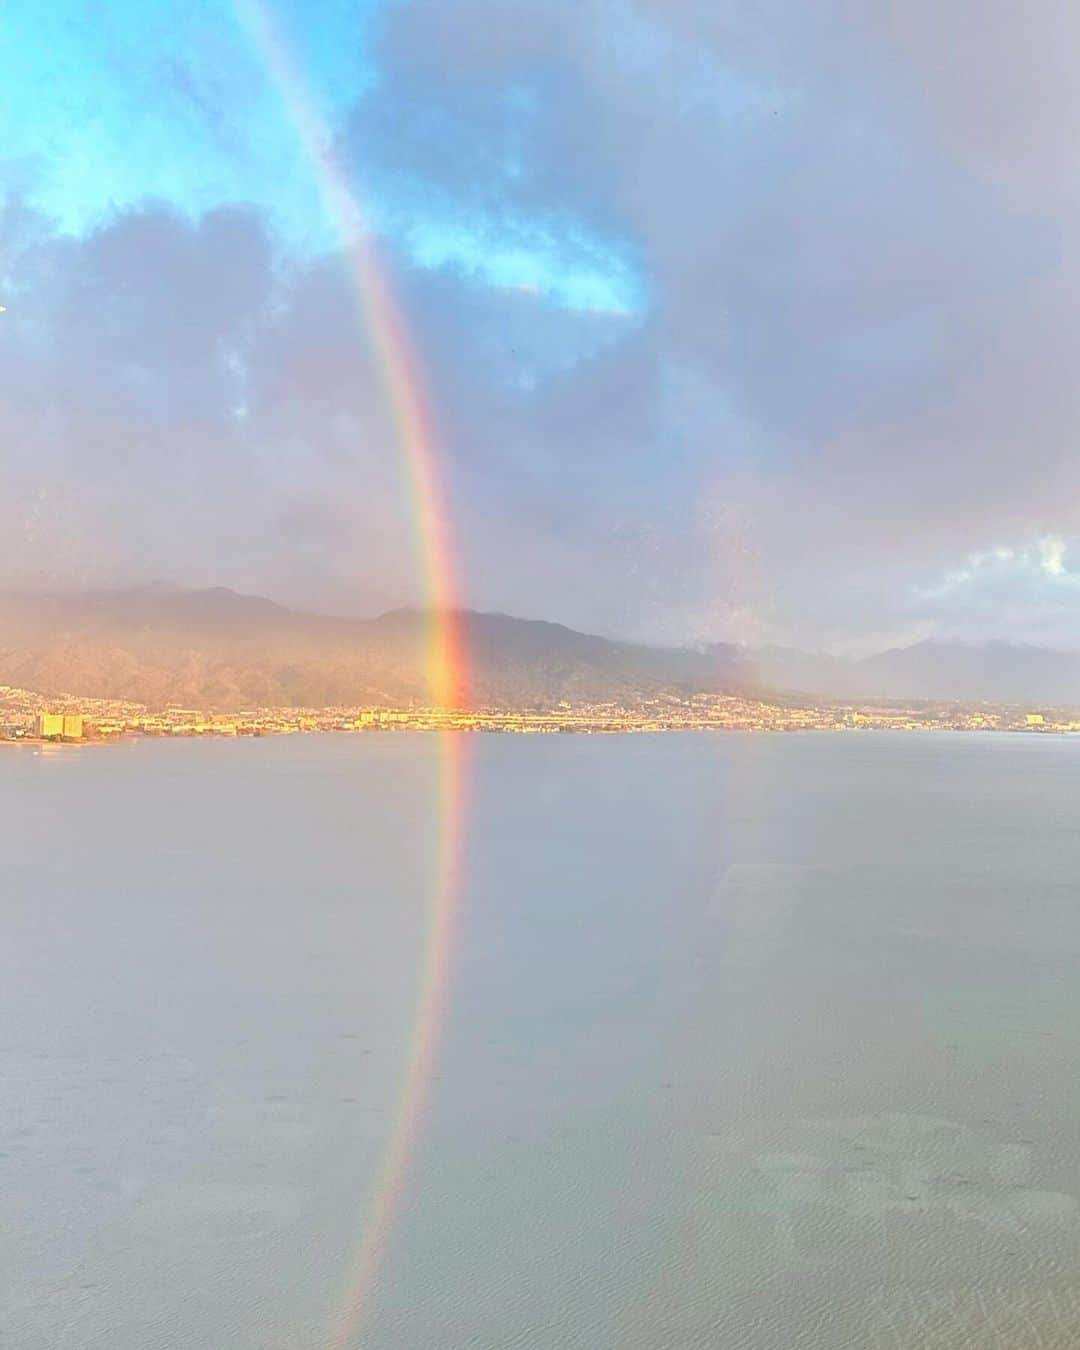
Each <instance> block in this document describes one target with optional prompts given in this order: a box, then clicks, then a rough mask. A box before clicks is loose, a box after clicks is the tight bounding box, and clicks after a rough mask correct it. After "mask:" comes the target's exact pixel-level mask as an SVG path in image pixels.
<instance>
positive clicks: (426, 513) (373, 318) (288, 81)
mask: <svg viewBox="0 0 1080 1350" xmlns="http://www.w3.org/2000/svg"><path fill="white" fill-rule="evenodd" d="M233 5H234V9H235V12H236V15H237V17H238V19H239V21H240V23H241V25H242V27H243V28H244V29H245V30H246V32H247V33H248V34H249V35H250V37H251V39H252V42H253V43H254V45H255V47H256V49H257V51H258V52H259V54H260V56H261V57H262V60H263V62H264V63H265V65H266V68H267V71H268V72H269V75H270V78H271V79H272V81H273V82H274V84H275V86H276V88H277V90H278V92H279V94H280V96H281V99H282V102H283V104H284V106H285V109H286V111H287V113H288V115H289V117H290V118H291V120H292V122H293V125H294V127H295V129H296V133H297V136H298V137H299V140H300V142H301V145H302V147H303V149H304V153H305V154H306V156H307V158H308V160H309V161H310V163H311V165H312V170H313V173H314V176H315V179H316V181H317V183H318V187H319V191H320V193H321V196H322V199H323V203H324V206H325V208H326V211H327V214H328V216H329V217H330V218H331V220H332V221H333V222H334V224H335V226H336V228H337V229H338V231H339V232H340V236H341V244H342V248H343V250H344V253H345V257H346V260H347V262H348V265H349V272H350V276H351V279H352V283H353V287H354V289H355V291H356V295H357V298H358V300H359V304H360V310H361V315H362V319H363V322H364V325H365V328H366V329H367V332H368V334H369V335H370V339H371V343H372V346H373V349H374V352H375V356H376V360H377V362H378V365H379V369H380V374H381V377H382V383H383V388H384V390H385V393H386V399H387V404H388V407H389V409H390V412H391V415H392V418H393V422H394V427H395V432H396V437H397V443H398V447H399V449H400V452H401V456H402V459H403V463H404V469H405V476H406V479H407V486H408V496H409V503H410V512H411V517H412V528H413V533H414V537H415V554H416V558H417V562H418V567H419V572H420V579H421V583H422V587H423V591H424V598H425V602H426V608H427V611H428V616H429V617H428V623H429V628H428V633H427V650H426V666H427V679H428V687H429V690H430V696H431V702H432V703H433V704H434V705H436V706H440V707H448V708H452V707H458V706H460V705H461V704H462V703H463V702H464V699H465V688H466V681H465V676H466V668H465V659H464V649H463V642H462V633H461V619H460V604H459V599H458V593H457V584H456V577H455V567H454V558H453V552H452V548H451V537H450V528H449V512H448V509H447V504H446V499H445V489H444V485H443V481H442V474H441V466H440V463H439V457H438V446H437V439H436V436H435V433H434V425H433V421H432V416H431V410H430V406H429V401H428V399H427V396H426V393H425V388H424V381H423V378H422V372H421V369H420V364H419V361H418V360H417V357H416V354H415V353H414V351H413V348H412V344H411V342H410V340H409V334H408V330H407V326H406V323H405V319H404V316H403V314H402V312H401V309H400V307H399V306H398V304H397V302H396V299H395V297H394V294H393V290H392V288H391V286H390V283H389V280H388V277H387V274H386V272H385V271H384V270H383V267H382V264H381V263H380V260H379V257H378V254H377V252H376V249H375V246H374V242H373V239H372V235H371V232H370V230H369V229H368V227H367V223H366V221H365V219H364V215H363V211H362V209H361V206H360V203H359V202H358V201H357V199H356V196H355V194H354V193H353V191H352V189H351V188H350V186H349V183H348V181H347V179H346V177H345V175H344V173H343V171H342V169H341V166H340V165H339V164H338V163H337V161H336V159H335V156H334V154H333V147H332V137H331V134H330V130H329V128H328V127H327V125H326V123H325V121H324V119H323V117H322V115H321V114H320V112H319V110H318V108H317V106H316V104H315V102H314V100H313V99H312V97H311V95H310V94H309V92H308V90H307V87H306V85H305V83H304V80H303V78H302V76H301V73H300V70H299V69H298V66H297V64H296V62H295V60H294V59H293V57H292V54H291V52H290V51H289V48H288V45H287V44H286V43H285V41H284V40H283V38H282V36H281V34H280V32H279V31H278V29H277V27H276V26H275V23H274V20H273V16H272V14H271V12H270V9H269V8H268V6H267V4H266V3H265V0H233ZM439 735H440V741H439V752H438V753H439V770H438V786H437V800H436V813H437V820H438V827H437V840H436V845H435V850H434V864H433V865H434V876H433V878H432V888H431V911H430V915H429V921H428V930H427V943H426V950H425V952H424V956H423V960H422V968H421V971H420V980H419V995H418V999H417V1007H416V1012H415V1017H414V1023H413V1031H412V1038H411V1043H410V1046H409V1049H408V1055H407V1059H406V1064H405V1069H404V1072H403V1074H402V1079H401V1086H400V1092H399V1097H398V1103H397V1107H396V1110H395V1114H394V1121H393V1125H392V1128H391V1133H390V1136H389V1139H388V1142H387V1145H386V1148H385V1151H384V1153H383V1156H382V1159H381V1162H380V1165H379V1169H378V1172H377V1175H376V1178H375V1182H374V1185H373V1188H372V1191H371V1200H370V1205H369V1210H368V1213H367V1215H366V1217H365V1221H364V1225H363V1229H362V1232H361V1235H360V1238H359V1242H358V1245H357V1248H356V1250H355V1252H353V1253H351V1254H350V1259H349V1267H348V1274H347V1277H346V1280H345V1286H344V1291H343V1294H342V1296H341V1298H340V1300H339V1301H338V1303H337V1305H336V1306H335V1308H334V1310H333V1315H332V1318H331V1321H330V1325H329V1328H328V1331H327V1335H326V1339H325V1342H324V1343H325V1345H326V1347H327V1350H346V1347H351V1346H352V1345H353V1344H354V1343H355V1341H356V1338H358V1336H359V1335H360V1332H361V1329H362V1325H363V1321H364V1318H365V1315H366V1313H367V1310H368V1304H369V1301H370V1295H371V1290H372V1286H373V1283H374V1281H375V1278H376V1276H377V1274H378V1270H379V1267H380V1264H381V1261H382V1257H383V1254H384V1251H385V1248H386V1243H387V1240H388V1238H389V1236H390V1233H391V1231H392V1229H393V1226H394V1221H395V1219H396V1217H397V1214H398V1212H399V1210H400V1208H401V1200H402V1195H403V1192H404V1188H405V1185H406V1182H407V1180H408V1174H409V1167H410V1162H411V1160H412V1157H413V1154H414V1152H415V1147H416V1141H417V1137H418V1132H419V1129H420V1126H421V1124H422V1121H423V1117H424V1114H425V1110H426V1107H427V1103H428V1098H429V1094H430V1088H431V1080H432V1067H433V1064H434V1060H435V1056H436V1054H437V1052H438V1047H439V1041H440V1038H441V1033H442V1027H443V1023H444V1021H445V1012H446V999H447V991H448V988H449V978H450V968H451V962H452V956H453V949H454V936H455V920H456V917H457V909H458V896H459V890H460V871H461V860H462V852H463V824H464V790H465V783H464V770H465V762H464V756H465V742H464V739H463V738H462V737H460V736H457V735H455V733H453V732H449V731H446V732H441V733H439Z"/></svg>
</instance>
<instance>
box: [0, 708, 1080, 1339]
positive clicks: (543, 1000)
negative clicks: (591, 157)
mask: <svg viewBox="0 0 1080 1350" xmlns="http://www.w3.org/2000/svg"><path fill="white" fill-rule="evenodd" d="M454 753H460V754H461V755H462V756H463V759H464V765H463V781H464V786H465V792H464V801H463V807H462V830H463V833H462V844H461V864H460V885H459V888H458V890H457V892H456V893H455V895H454V896H452V897H451V900H452V901H453V904H452V909H453V915H452V918H453V924H452V925H451V926H450V927H451V928H452V936H453V941H452V943H451V942H449V941H447V942H446V943H445V944H444V946H443V947H442V948H441V949H440V950H439V951H437V952H436V956H441V959H442V966H441V970H442V974H444V975H445V978H446V986H445V1000H444V1001H442V1002H440V1001H439V1000H437V999H435V1000H433V1001H432V1002H431V1003H430V1004H429V1005H428V1012H429V1015H428V1017H427V1022H426V1024H425V1025H421V1026H420V1027H417V1025H416V1022H417V1006H418V1005H417V1000H418V982H422V975H421V973H422V971H423V970H424V969H425V966H424V963H425V960H427V959H428V956H429V955H430V952H431V948H430V946H429V943H430V941H431V936H432V896H433V886H434V884H435V883H434V881H433V878H434V877H435V875H436V872H437V869H438V856H437V854H438V839H439V806H438V800H439V799H438V781H439V772H440V757H441V755H442V754H443V749H442V748H441V747H440V742H439V740H438V739H437V738H436V737H435V736H427V735H424V734H414V733H392V734H384V735H378V734H372V735H354V736H340V737H339V736H307V737H282V738H277V739H263V740H240V741H194V740H190V741H173V742H168V741H152V740H146V741H136V742H131V743H126V744H120V745H112V746H101V747H85V748H76V747H70V748H69V747H60V748H56V749H51V748H50V749H46V750H32V749H30V748H28V747H19V748H9V749H5V750H4V752H3V753H0V837H2V841H3V847H2V849H0V869H2V878H3V892H2V894H3V907H4V925H3V944H2V957H0V1075H2V1088H3V1096H2V1102H3V1114H2V1124H0V1155H2V1156H0V1302H2V1304H3V1306H4V1308H5V1309H6V1313H5V1316H4V1321H3V1324H2V1330H0V1344H3V1345H4V1346H5V1347H7V1346H10V1347H12V1350H69V1348H70V1350H91V1348H98V1347H100V1350H106V1347H107V1348H108V1350H195V1348H196V1347H198V1350H316V1348H318V1350H322V1347H324V1346H328V1345H331V1344H333V1343H334V1341H335V1338H337V1343H338V1344H341V1345H345V1344H352V1343H355V1344H363V1345H364V1346H365V1347H371V1350H430V1347H434V1346H438V1347H447V1348H449V1350H456V1348H457V1347H461V1350H465V1348H466V1347H468V1348H469V1350H488V1348H490V1350H615V1348H616V1347H620V1350H626V1348H629V1350H660V1348H664V1350H668V1348H670V1350H694V1348H696V1347H713V1348H718V1347H723V1350H729V1348H731V1347H747V1348H748V1350H757V1348H758V1347H760V1348H761V1350H766V1348H768V1350H788V1347H797V1348H798V1350H840V1347H859V1348H860V1350H861V1348H862V1347H883V1348H884V1347H896V1348H897V1350H898V1348H899V1347H912V1348H913V1350H914V1348H915V1347H918V1348H919V1350H921V1348H922V1347H924V1346H927V1345H931V1344H933V1345H935V1346H945V1347H957V1348H959V1347H962V1346H976V1345H977V1346H979V1347H980V1350H982V1348H983V1347H990V1346H997V1345H1000V1346H1002V1347H1005V1346H1007V1347H1009V1350H1025V1348H1026V1347H1032V1348H1033V1350H1034V1347H1042V1350H1047V1348H1048V1347H1050V1348H1052V1350H1059V1348H1060V1350H1065V1347H1073V1346H1075V1345H1076V1344H1080V1294H1078V1293H1077V1290H1078V1289H1080V1283H1078V1281H1080V1217H1078V1201H1077V1197H1078V1196H1080V967H1078V961H1080V743H1077V742H1074V741H1072V740H1068V739H1064V738H1054V737H1049V736H1046V737H1042V736H1030V737H1025V736H1013V737H1009V736H1006V735H996V734H995V735H985V736H980V735H963V734H949V733H939V734H916V733H912V734H902V733H901V734H884V733H883V734H878V733H847V734H843V733H838V734H809V735H779V734H763V735H753V734H750V735H742V734H691V733H686V734H683V733H679V734H674V733H673V734H668V735H640V736H612V737H588V736H580V737H579V736H559V737H518V736H471V737H465V738H462V740H461V742H460V747H459V749H457V750H455V752H454ZM448 931H450V929H448ZM421 1022H422V1023H423V1022H424V1018H423V1016H422V1017H421ZM425 1037H426V1042H425ZM425 1044H426V1049H427V1050H430V1051H433V1052H434V1054H435V1058H434V1061H433V1066H432V1069H431V1072H430V1073H427V1072H426V1071H425V1072H424V1073H423V1075H422V1076H423V1079H424V1084H422V1085H421V1086H425V1085H426V1090H425V1091H424V1092H423V1093H422V1094H421V1095H420V1096H418V1097H417V1098H416V1101H415V1102H414V1109H413V1111H412V1114H411V1116H410V1114H409V1110H408V1109H407V1108H403V1106H402V1092H403V1088H402V1080H403V1075H404V1074H405V1073H406V1071H407V1067H408V1065H409V1064H410V1063H413V1064H414V1066H415V1065H416V1064H421V1065H422V1064H423V1063H424V1060H423V1054H424V1052H425V1049H424V1047H425ZM418 1047H419V1049H418ZM403 1121H404V1125H403ZM373 1231H374V1232H376V1237H377V1240H375V1239H373V1238H372V1236H371V1234H372V1232H373ZM361 1301H362V1304H363V1307H362V1318H357V1319H355V1321H353V1319H352V1318H351V1314H350V1312H349V1309H350V1308H353V1309H354V1310H355V1306H356V1305H357V1304H358V1302H361ZM353 1331H355V1336H354V1337H353ZM350 1337H353V1339H352V1340H350Z"/></svg>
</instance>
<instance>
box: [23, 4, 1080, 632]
mask: <svg viewBox="0 0 1080 1350" xmlns="http://www.w3.org/2000/svg"><path fill="white" fill-rule="evenodd" d="M249 6H250V0H184V3H180V2H179V0H158V2H157V3H155V4H154V5H146V4H144V3H141V0H56V2H55V3H53V4H51V5H49V6H41V5H40V4H38V3H32V0H7V2H6V4H5V6H4V8H3V11H2V13H0V58H2V60H3V68H4V71H5V77H4V96H3V98H2V99H0V147H2V149H0V304H2V305H4V306H5V307H6V309H5V312H3V313H2V314H0V437H2V440H0V445H2V455H0V583H2V584H5V585H7V586H10V587H20V588H22V587H48V588H59V587H63V588H70V587H99V586H126V585H141V584H145V583H149V582H166V583H172V584H177V585H183V586H203V585H226V586H232V587H235V588H236V589H240V590H245V591H251V592H255V593H259V594H264V595H270V596H272V597H274V598H276V599H279V600H282V601H284V602H286V603H290V604H296V605H300V606H304V607H309V608H314V609H318V610H322V611H327V612H348V613H357V614H369V613H375V612H378V611H380V610H382V609H386V608H390V607H393V606H396V605H400V604H415V603H422V602H423V600H424V590H423V586H422V582H421V580H420V577H419V571H418V565H417V556H416V548H415V541H414V530H413V518H412V506H411V503H410V499H409V492H408V486H407V480H406V475H405V474H404V472H403V464H402V455H401V450H400V445H399V443H398V439H397V433H396V430H395V426H394V422H393V418H392V417H391V415H390V413H389V410H388V407H387V398H386V389H385V381H384V379H383V376H382V374H381V372H380V367H379V363H378V361H377V359H376V351H375V348H376V345H377V344H376V343H375V342H374V340H373V335H372V333H371V332H370V331H368V330H367V328H366V326H365V323H364V321H363V319H362V316H361V313H360V311H359V309H358V307H357V304H356V300H355V296H354V295H353V293H352V290H351V288H350V284H349V279H348V271H347V268H346V267H345V265H344V263H343V258H342V249H343V245H344V244H346V243H347V240H345V239H343V237H342V230H341V222H340V221H339V220H335V219H334V218H333V214H332V213H330V212H328V211H327V208H326V204H325V200H324V197H323V195H322V194H321V193H320V191H319V184H318V173H317V169H316V166H315V165H314V164H313V162H312V158H311V154H310V153H309V150H308V149H306V148H305V144H304V138H303V136H302V135H300V134H299V132H298V128H297V125H296V120H295V117H294V116H293V110H291V109H290V106H289V100H288V99H287V98H285V97H283V91H282V88H281V85H280V82H279V81H278V80H276V79H275V77H274V73H273V71H272V70H271V69H270V68H269V67H268V65H267V62H266V61H265V60H264V58H263V57H262V56H261V55H260V49H259V46H258V43H257V42H256V41H255V40H254V38H253V34H252V28H251V21H250V9H249ZM269 9H270V10H271V12H272V18H273V23H274V24H275V26H276V28H277V29H278V31H279V33H280V35H281V39H282V43H283V45H284V47H285V49H286V50H287V52H288V56H289V61H290V64H291V65H292V67H293V68H294V69H295V70H296V71H297V72H298V74H299V78H300V80H301V82H302V84H303V85H304V87H305V88H306V90H307V96H308V97H309V98H310V101H311V104H312V106H313V107H314V108H315V110H316V115H317V118H318V120H319V123H320V128H321V130H320V134H321V135H323V136H324V137H325V151H324V154H325V156H326V157H328V158H331V159H332V160H333V162H334V163H335V164H336V165H337V166H338V167H339V168H340V170H341V172H342V174H343V175H344V177H345V179H346V180H347V182H348V184H349V186H350V190H351V191H352V192H353V193H354V194H355V196H356V198H357V200H358V202H359V203H360V204H361V206H362V208H363V216H364V219H365V221H366V222H367V228H368V229H369V230H370V231H371V234H372V238H373V244H374V247H375V249H376V251H377V253H378V256H379V257H380V259H381V266H382V268H383V269H384V273H385V276H386V277H387V278H388V280H389V282H390V285H391V286H392V288H393V290H394V293H395V294H396V297H397V300H398V303H399V305H400V307H401V309H402V311H403V313H404V315H405V316H406V322H407V326H408V329H409V333H410V338H411V344H412V346H413V348H414V351H415V354H416V358H417V366H418V369H419V371H420V372H421V373H420V374H419V376H418V383H419V384H420V385H421V386H422V390H423V393H424V396H425V398H426V399H427V401H428V403H429V405H430V407H431V408H432V410H433V416H434V424H435V427H436V431H437V439H438V455H439V462H440V466H441V471H442V475H443V478H444V480H445V484H446V508H447V511H448V513H449V521H450V531H451V535H452V538H453V540H454V553H455V556H456V560H457V569H458V573H459V577H460V587H461V594H462V598H463V601H464V602H465V603H467V604H469V605H471V606H474V607H477V608H482V609H496V610H501V611H505V612H509V613H514V614H519V615H523V616H527V617H537V618H546V619H554V620H558V621H561V622H564V623H568V624H571V625H573V626H575V627H580V628H585V629H588V630H591V631H596V632H602V633H607V634H611V635H616V636H626V637H633V638H638V639H643V640H647V641H663V642H678V643H695V644H696V643H702V642H707V641H713V640H727V641H738V642H746V643H751V644H759V643H769V642H778V643H790V644H794V645H800V646H810V647H817V648H825V649H829V650H833V651H837V652H863V651H869V650H874V649H877V648H880V647H884V646H888V645H895V644H898V643H906V642H913V641H919V640H922V639H924V638H927V637H940V638H961V639H964V640H982V639H987V638H994V639H1006V640H1010V641H1018V642H1034V643H1040V644H1046V645H1054V646H1060V647H1080V605H1078V603H1077V602H1078V600H1080V509H1078V504H1080V455H1078V454H1077V451H1076V447H1075V445H1074V440H1075V433H1076V429H1077V427H1078V425H1080V380H1077V378H1076V375H1075V371H1074V361H1075V356H1076V354H1077V352H1078V350H1080V345H1078V341H1077V339H1078V337H1080V331H1078V330H1080V260H1078V254H1077V248H1076V244H1077V232H1078V226H1080V143H1078V140H1077V136H1076V130H1075V129H1076V127H1077V125H1080V81H1078V80H1077V79H1076V77H1075V73H1074V70H1073V68H1072V64H1073V63H1072V61H1071V57H1070V53H1075V51H1076V50H1078V44H1080V11H1078V10H1077V9H1076V7H1075V6H1070V5H1067V4H1066V3H1064V2H1063V0H1024V2H1023V3H1021V0H980V3H978V4H975V3H974V0H955V3H951V4H949V5H941V4H940V3H937V0H908V3H907V4H905V5H903V6H897V5H895V4H892V3H886V2H885V0H859V2H858V3H855V0H821V3H818V4H816V5H813V6H807V5H805V4H803V3H797V0H757V3H754V4H752V5H751V4H746V3H735V2H734V0H733V2H732V3H727V2H726V0H566V3H562V2H561V0H276V3H273V4H270V5H269ZM1074 569H1075V570H1074Z"/></svg>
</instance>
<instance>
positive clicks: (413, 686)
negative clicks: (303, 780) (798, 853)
mask: <svg viewBox="0 0 1080 1350" xmlns="http://www.w3.org/2000/svg"><path fill="white" fill-rule="evenodd" d="M454 613H455V618H456V622H457V623H458V624H459V625H460V629H461V634H462V641H463V645H464V647H465V649H466V651H467V653H468V668H469V680H470V687H469V690H468V701H469V703H470V704H471V705H472V706H476V707H550V706H554V705H556V704H558V703H562V702H570V703H586V702H607V701H618V700H623V701H638V700H641V699H647V698H654V697H657V696H661V695H665V694H671V695H676V696H686V695H690V694H694V693H739V694H747V693H749V694H754V695H757V696H774V697H785V696H787V697H791V696H795V695H802V696H806V697H812V698H816V699H819V700H844V699H863V700H881V699H901V700H911V701H927V702H929V701H940V702H958V703H965V702H967V703H976V702H986V703H995V704H1002V705H1008V704H1015V705H1023V704H1033V703H1034V704H1038V703H1042V704H1046V705H1053V706H1080V653H1077V652H1068V651H1058V650H1054V649H1052V648H1044V647H1036V646H1031V645H1028V644H1018V643H1009V642H1003V641H1000V640H992V641H989V642H982V643H970V642H955V641H950V640H947V639H941V638H930V639H926V640H924V641H922V642H919V643H914V644H912V645H910V646H907V647H894V648H890V649H887V650H885V651H882V652H878V653H875V654H873V655H871V656H867V657H864V658H862V659H859V660H844V659H843V658H839V657H835V656H830V655H828V654H826V653H817V652H806V651H801V650H800V649H798V648H791V647H782V646H775V645H774V646H766V647H761V648H758V649H752V648H747V647H739V646H735V645H734V644H731V643H715V644H712V645H711V646H709V647H706V648H704V649H698V650H692V649H689V648H683V647H664V646H652V645H649V644H646V643H636V642H628V641H623V640H619V639H616V638H609V637H602V636H599V635H597V634H591V633H582V632H579V631H578V630H577V629H574V628H570V627H568V626H567V625H565V624H561V623H558V622H556V621H552V620H546V619H521V618H517V617H515V616H513V615H509V614H504V613H499V612H483V611H477V610H468V609H462V610H457V611H454ZM431 618H432V615H431V612H430V611H428V610H425V609H421V608H415V607H399V608H396V609H392V610H388V611H386V612H385V613H383V614H380V615H378V616H376V617H374V618H349V617H344V616H337V615H324V614H316V613H311V612H307V611H304V610H297V609H292V608H290V607H289V606H287V605H283V604H280V603H279V602H277V601H274V600H270V599H267V598H265V597H263V596H253V595H244V594H241V593H239V592H236V591H233V590H230V589H228V588H227V587H212V588H208V589H203V590H185V589H182V588H178V587H164V586H150V587H134V588H129V589H126V590H108V591H106V590H101V591H85V592H74V591H73V592H29V591H7V592H0V683H3V684H8V685H12V686H18V687H21V688H27V689H34V690H36V691H38V692H40V693H42V694H46V695H48V694H61V693H63V694H71V695H75V696H84V697H94V698H116V699H129V700H132V701H136V702H140V703H145V704H147V705H148V706H151V707H154V706H157V707H164V706H167V705H169V704H173V705H176V704H179V705H184V706H188V705H190V706H203V707H214V708H219V709H222V710H228V709H234V708H241V707H253V706H271V705H275V704H276V705H280V706H292V707H302V706H307V707H327V706H336V705H342V706H344V705H350V704H353V705H362V704H381V705H394V704H400V705H409V704H415V705H422V704H423V703H424V702H426V701H427V698H428V693H427V681H426V677H425V666H426V658H427V642H428V636H429V628H430V623H431Z"/></svg>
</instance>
